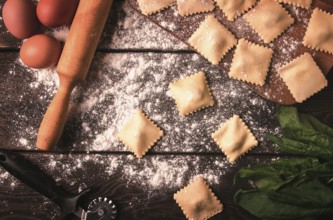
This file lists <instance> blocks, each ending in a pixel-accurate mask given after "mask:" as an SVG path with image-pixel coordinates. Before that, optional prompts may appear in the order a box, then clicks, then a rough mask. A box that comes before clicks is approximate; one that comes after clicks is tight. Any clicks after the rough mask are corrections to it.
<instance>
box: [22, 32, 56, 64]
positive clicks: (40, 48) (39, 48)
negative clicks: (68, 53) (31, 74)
mask: <svg viewBox="0 0 333 220" xmlns="http://www.w3.org/2000/svg"><path fill="white" fill-rule="evenodd" d="M61 51H62V45H61V43H60V42H59V41H58V40H57V39H55V38H54V37H51V36H48V35H45V34H39V35H35V36H33V37H31V38H29V39H28V40H26V41H25V42H23V45H22V47H21V50H20V58H21V60H22V62H23V63H24V64H25V65H27V66H29V67H32V68H35V69H43V68H48V67H51V66H54V65H55V64H56V63H57V62H58V60H59V58H60V55H61Z"/></svg>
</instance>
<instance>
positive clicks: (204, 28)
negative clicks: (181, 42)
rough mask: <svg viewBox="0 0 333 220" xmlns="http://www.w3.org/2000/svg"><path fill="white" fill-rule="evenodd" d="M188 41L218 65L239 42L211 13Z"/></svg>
mask: <svg viewBox="0 0 333 220" xmlns="http://www.w3.org/2000/svg"><path fill="white" fill-rule="evenodd" d="M188 43H189V44H190V45H191V46H192V47H193V48H194V49H196V50H197V51H198V52H199V53H200V54H201V55H203V56H204V57H205V58H206V59H207V60H209V61H210V62H211V63H212V64H214V65H218V64H219V62H220V61H221V60H222V58H223V57H224V55H225V54H226V53H227V52H228V51H229V50H230V49H231V48H233V47H234V46H235V45H236V44H237V39H236V38H235V37H234V35H233V34H232V33H231V32H230V31H228V29H226V28H225V27H224V26H223V25H222V24H221V23H220V22H219V21H218V20H217V19H216V18H215V17H214V15H209V16H207V17H206V19H205V20H204V21H203V22H202V24H201V25H200V26H199V28H198V29H197V30H196V31H195V32H194V33H193V34H192V36H191V37H190V39H189V40H188Z"/></svg>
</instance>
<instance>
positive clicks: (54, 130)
mask: <svg viewBox="0 0 333 220" xmlns="http://www.w3.org/2000/svg"><path fill="white" fill-rule="evenodd" d="M111 5H112V0H80V3H79V6H78V9H77V12H76V14H75V17H74V20H73V23H72V26H71V28H70V30H69V34H68V37H67V40H66V43H65V46H64V49H63V51H62V54H61V57H60V60H59V63H58V66H57V72H58V75H59V81H60V85H59V88H58V91H57V94H56V95H55V97H54V98H53V100H52V102H51V104H50V106H49V108H48V109H47V111H46V113H45V115H44V119H43V121H42V123H41V125H40V127H39V132H38V136H37V144H36V145H37V148H39V149H41V150H51V149H52V148H54V147H55V146H56V145H57V143H58V141H59V139H60V136H61V134H62V131H63V128H64V126H65V123H66V121H67V117H68V106H69V101H70V97H71V93H72V91H73V89H74V87H75V86H76V85H77V84H78V83H79V82H80V81H83V80H85V78H86V76H87V73H88V70H89V68H90V65H91V61H92V59H93V56H94V53H95V51H96V47H97V44H98V42H99V39H100V37H101V34H102V31H103V29H104V26H105V23H106V20H107V18H108V15H109V13H110V8H111Z"/></svg>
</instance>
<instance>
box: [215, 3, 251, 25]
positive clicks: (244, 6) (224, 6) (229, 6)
mask: <svg viewBox="0 0 333 220" xmlns="http://www.w3.org/2000/svg"><path fill="white" fill-rule="evenodd" d="M215 2H216V4H217V6H219V8H220V9H221V10H222V11H223V13H224V14H225V16H226V17H227V19H228V20H229V21H234V20H235V19H236V18H237V17H238V16H240V15H241V14H243V13H245V12H246V11H247V10H249V9H250V8H252V7H253V6H254V4H255V3H256V2H257V0H246V1H244V0H232V1H230V0H215Z"/></svg>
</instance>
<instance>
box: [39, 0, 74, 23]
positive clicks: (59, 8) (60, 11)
mask: <svg viewBox="0 0 333 220" xmlns="http://www.w3.org/2000/svg"><path fill="white" fill-rule="evenodd" d="M78 4H79V0H40V1H39V2H38V5H37V17H38V19H39V21H40V22H41V23H42V24H43V25H45V26H46V27H60V26H63V25H66V24H69V23H71V22H72V20H73V18H74V15H75V12H76V9H77V6H78Z"/></svg>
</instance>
